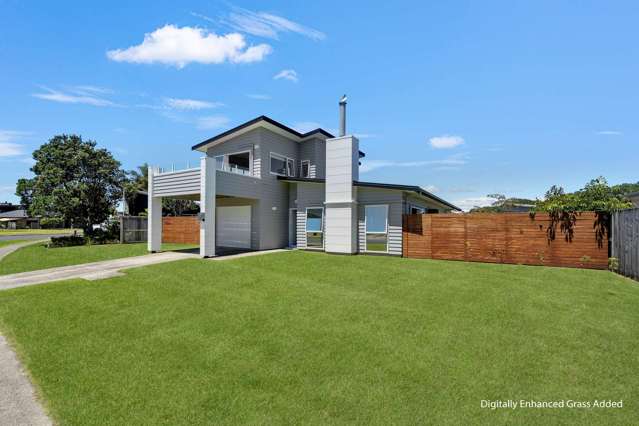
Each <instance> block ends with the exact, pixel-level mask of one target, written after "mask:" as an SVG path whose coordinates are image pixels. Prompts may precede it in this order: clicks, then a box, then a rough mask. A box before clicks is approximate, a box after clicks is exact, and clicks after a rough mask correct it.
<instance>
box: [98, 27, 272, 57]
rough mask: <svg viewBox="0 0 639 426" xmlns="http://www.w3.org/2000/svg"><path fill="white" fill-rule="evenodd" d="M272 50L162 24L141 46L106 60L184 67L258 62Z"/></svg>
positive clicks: (111, 53) (113, 52) (236, 37)
mask: <svg viewBox="0 0 639 426" xmlns="http://www.w3.org/2000/svg"><path fill="white" fill-rule="evenodd" d="M272 51H273V49H272V48H271V46H269V45H268V44H258V45H256V46H249V47H247V45H246V40H245V39H244V36H243V35H242V34H239V33H230V34H226V35H220V36H218V35H217V34H215V33H211V32H208V31H207V30H204V29H202V28H194V27H182V28H179V27H176V26H175V25H165V26H164V27H162V28H158V29H157V30H155V31H153V32H152V33H147V34H145V35H144V41H143V42H142V43H141V44H138V45H136V46H131V47H129V48H126V49H116V50H109V51H108V52H107V57H108V58H109V59H111V60H113V61H117V62H132V63H141V64H153V63H161V64H167V65H173V66H175V67H177V68H183V67H185V66H186V65H188V64H189V63H191V62H197V63H201V64H221V63H224V62H232V63H249V62H259V61H261V60H263V59H264V58H265V57H266V56H267V55H268V54H269V53H271V52H272Z"/></svg>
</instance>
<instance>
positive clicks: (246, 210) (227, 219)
mask: <svg viewBox="0 0 639 426" xmlns="http://www.w3.org/2000/svg"><path fill="white" fill-rule="evenodd" d="M215 237H216V246H220V247H235V248H247V249H250V248H251V206H232V207H231V206H229V207H217V209H216V230H215Z"/></svg>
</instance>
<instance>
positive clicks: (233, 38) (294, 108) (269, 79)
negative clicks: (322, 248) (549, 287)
mask: <svg viewBox="0 0 639 426" xmlns="http://www.w3.org/2000/svg"><path fill="white" fill-rule="evenodd" d="M638 21H639V5H637V4H636V2H630V1H629V2H621V1H619V2H555V1H535V2H532V1H531V2H474V1H469V2H414V3H408V2H406V3H401V4H398V3H397V2H379V4H374V3H372V2H343V1H335V2H268V3H267V2H248V1H245V2H241V3H240V2H237V3H228V2H215V1H203V2H170V1H153V2H121V3H118V2H102V3H98V2H64V1H63V2H26V1H18V0H14V1H7V0H0V93H1V94H2V95H1V96H0V201H3V200H10V201H16V198H15V197H14V196H13V192H14V185H15V181H16V179H18V178H19V177H21V176H29V174H30V172H29V167H30V164H29V163H30V155H29V154H30V152H31V151H32V150H33V149H35V148H37V147H38V146H39V145H40V144H42V143H44V142H46V141H47V140H48V139H49V138H50V137H51V136H53V135H55V134H59V133H63V132H64V133H78V134H81V135H82V136H83V137H84V138H88V139H94V140H96V141H97V142H98V144H99V145H100V146H103V147H106V148H108V149H109V150H111V151H112V152H113V154H114V155H115V156H116V157H117V158H118V159H119V160H120V161H121V162H122V164H123V166H124V167H125V168H127V169H130V168H134V167H135V166H136V165H138V164H141V163H143V162H149V163H151V164H156V165H160V166H164V167H170V166H171V164H172V163H175V165H176V167H185V166H186V163H187V162H190V163H191V164H194V163H195V161H197V158H198V156H199V154H196V153H192V152H191V151H190V147H191V146H192V145H193V144H195V143H197V142H200V141H202V140H204V139H206V138H208V137H210V136H213V135H215V134H217V133H219V132H221V131H224V130H226V129H228V128H230V127H232V126H235V125H238V124H241V123H242V122H244V121H246V120H249V119H251V118H254V117H256V116H258V115H261V114H265V115H268V116H270V117H272V118H274V119H276V120H278V121H281V122H283V123H285V124H287V125H289V126H292V127H296V128H299V129H300V130H308V129H309V128H311V127H314V126H321V127H323V128H325V129H327V130H333V129H335V128H336V127H337V121H338V108H337V101H338V99H339V97H340V95H342V94H343V93H347V94H348V96H349V111H348V130H349V131H350V132H352V133H355V134H357V135H359V136H360V146H361V148H362V150H363V151H365V152H366V154H367V156H366V161H365V162H364V163H363V167H362V173H361V179H362V180H366V181H376V182H389V183H406V184H416V185H420V186H422V187H424V188H426V189H429V190H431V191H433V192H435V193H437V194H438V195H439V196H442V197H444V198H446V199H448V200H450V201H452V202H455V203H458V204H459V205H461V206H463V207H471V206H472V205H474V204H481V203H485V202H487V201H488V200H486V198H485V197H486V194H489V193H504V194H506V195H507V196H521V197H533V198H534V197H539V196H542V195H543V193H544V191H545V190H546V189H547V188H548V187H549V186H550V185H552V184H559V185H562V186H564V187H565V188H566V189H568V190H574V189H578V188H579V187H581V186H582V185H583V184H584V183H585V182H586V181H587V180H589V179H591V178H593V177H596V176H599V175H603V176H605V177H606V178H607V179H608V180H609V181H610V182H611V183H620V182H631V181H632V182H636V181H637V180H639V167H638V164H639V163H638V161H637V160H638V159H639V145H638V143H637V142H638V140H637V135H638V134H639V132H638V131H639V124H638V123H639V120H637V104H638V101H639V84H638V81H637V80H638V76H639V43H637V40H639V26H637V25H636V23H637V22H638ZM175 46H177V47H175ZM181 46H186V47H187V48H181Z"/></svg>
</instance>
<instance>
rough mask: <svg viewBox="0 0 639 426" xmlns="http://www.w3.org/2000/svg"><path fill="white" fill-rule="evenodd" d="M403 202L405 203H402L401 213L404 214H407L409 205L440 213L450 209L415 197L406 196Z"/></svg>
mask: <svg viewBox="0 0 639 426" xmlns="http://www.w3.org/2000/svg"><path fill="white" fill-rule="evenodd" d="M404 201H405V203H404V209H403V212H404V213H405V214H408V213H409V209H410V206H411V205H413V206H417V207H422V208H424V209H437V210H439V212H440V213H443V212H447V211H450V208H448V207H446V206H442V205H441V204H439V203H436V202H434V201H431V200H426V199H424V198H422V197H417V196H415V195H410V194H407V195H406V196H405V197H404Z"/></svg>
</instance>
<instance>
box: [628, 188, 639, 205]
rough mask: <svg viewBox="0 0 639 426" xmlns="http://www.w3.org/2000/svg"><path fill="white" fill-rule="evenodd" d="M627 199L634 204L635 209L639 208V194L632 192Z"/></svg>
mask: <svg viewBox="0 0 639 426" xmlns="http://www.w3.org/2000/svg"><path fill="white" fill-rule="evenodd" d="M626 197H627V198H628V199H629V200H630V201H631V202H632V204H634V206H635V207H638V208H639V192H631V193H630V194H626Z"/></svg>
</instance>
